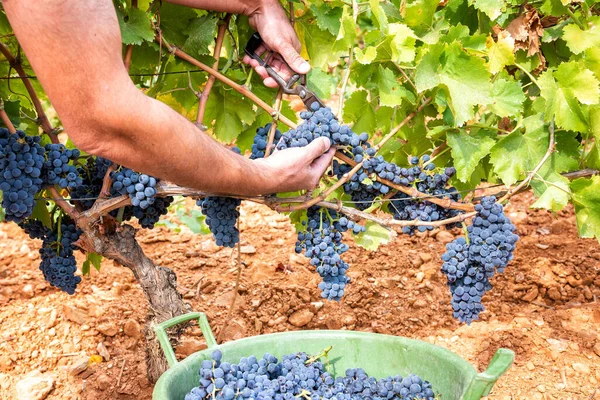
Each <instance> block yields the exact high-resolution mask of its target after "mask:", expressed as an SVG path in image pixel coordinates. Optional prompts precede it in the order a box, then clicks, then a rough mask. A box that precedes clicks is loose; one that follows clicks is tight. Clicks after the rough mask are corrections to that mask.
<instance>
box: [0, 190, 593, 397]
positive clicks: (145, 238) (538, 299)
mask: <svg viewBox="0 0 600 400" xmlns="http://www.w3.org/2000/svg"><path fill="white" fill-rule="evenodd" d="M528 204H531V198H530V195H529V194H523V195H520V196H519V197H518V198H517V199H516V200H515V201H513V203H512V204H511V205H510V207H508V213H509V215H510V216H511V218H512V219H513V221H514V222H515V223H516V225H517V227H518V233H519V235H520V236H521V238H522V239H521V241H520V243H519V245H518V249H517V252H516V255H515V260H514V261H513V262H512V263H511V264H510V266H509V267H508V268H507V269H506V272H505V273H504V274H502V275H499V276H497V277H495V278H494V279H493V284H494V289H493V290H492V291H491V292H490V293H489V294H488V295H486V297H485V298H484V304H485V305H486V307H487V311H486V312H485V313H484V314H482V320H481V321H479V322H475V323H473V324H471V325H470V326H467V325H461V324H459V323H457V322H456V321H455V320H453V319H452V317H451V312H450V304H449V294H448V293H449V292H448V289H447V288H446V286H445V283H444V279H443V278H444V277H443V276H442V274H441V272H440V271H439V267H440V259H439V256H440V255H441V253H442V252H443V249H444V244H445V243H446V242H448V241H450V240H452V239H453V238H454V236H455V235H457V234H460V231H454V232H447V231H445V230H441V231H434V232H432V233H430V234H427V235H425V236H423V237H407V236H404V235H400V236H398V238H396V239H395V240H394V241H393V242H391V243H390V244H389V245H386V246H383V247H382V248H380V249H379V250H378V251H377V252H374V253H372V252H368V251H366V250H364V249H360V248H358V247H355V246H351V250H350V252H349V254H348V256H347V259H348V261H349V262H350V264H351V270H350V275H351V277H352V279H353V283H352V284H351V286H350V287H349V288H348V290H347V294H346V296H345V298H344V299H343V300H342V301H341V302H340V303H332V302H323V301H322V300H321V299H320V296H319V291H318V289H317V283H318V281H319V278H318V276H317V275H316V274H315V273H313V272H312V271H311V270H310V269H309V267H308V263H307V262H306V260H305V259H304V257H303V256H298V255H295V254H293V243H294V241H295V238H294V232H293V229H292V227H291V226H290V223H289V221H288V219H287V218H286V217H284V216H280V215H277V214H275V213H273V212H271V211H270V210H268V209H265V208H263V207H259V206H255V205H244V206H243V207H242V219H241V231H242V245H243V247H242V250H243V254H242V259H243V261H244V263H245V266H244V267H243V270H242V275H241V283H240V290H239V293H240V296H239V297H238V299H237V303H236V307H235V310H234V312H233V314H232V316H231V318H228V313H229V304H230V302H231V299H232V296H233V287H234V282H235V277H236V265H237V264H236V257H234V256H233V254H232V251H231V249H220V248H218V247H217V246H216V245H215V244H214V242H213V241H212V239H211V238H210V237H208V236H201V235H194V234H192V233H190V232H189V231H187V230H186V229H185V228H184V229H183V230H182V231H181V232H179V233H178V232H174V231H170V230H168V229H167V228H164V227H162V228H160V229H155V230H154V231H140V232H139V240H140V242H141V244H142V246H143V248H144V250H145V251H146V252H147V254H148V255H149V256H150V257H152V258H153V259H154V260H156V261H157V262H158V263H159V264H160V265H163V266H166V267H169V268H172V269H174V270H175V271H176V273H177V276H178V284H179V286H180V290H181V292H182V293H184V297H185V298H186V300H187V301H189V302H190V304H191V305H192V307H193V309H194V310H196V311H204V312H206V313H207V315H208V318H209V321H210V323H211V325H212V327H213V330H214V331H215V332H216V334H217V335H219V334H220V335H221V337H222V340H223V341H229V340H235V339H238V338H242V337H246V336H252V335H258V334H264V333H270V332H280V331H288V330H298V329H351V330H359V331H369V332H379V333H386V334H393V335H403V336H408V337H412V338H417V339H421V340H425V341H427V342H431V343H435V344H438V345H440V346H443V347H446V348H448V349H450V350H451V351H454V352H456V353H458V354H460V355H461V356H462V357H464V358H466V359H467V360H469V361H470V362H471V363H472V364H473V365H475V366H476V367H477V368H478V369H480V370H483V369H485V367H486V365H487V364H488V362H489V360H490V359H491V357H492V355H493V354H494V352H495V351H496V349H498V348H499V347H506V348H510V349H513V350H514V351H515V352H516V361H515V364H514V366H513V367H512V368H511V369H510V370H509V372H508V373H507V374H506V375H505V376H504V377H503V378H502V379H500V381H499V382H498V384H497V385H496V387H495V388H494V390H493V392H492V394H491V395H490V396H489V399H495V400H496V399H497V400H500V399H503V400H504V399H507V400H508V399H561V400H567V399H571V400H575V399H578V400H579V399H581V400H591V399H594V398H597V399H600V384H599V383H598V381H599V380H600V304H599V303H598V297H599V296H600V246H599V245H598V242H597V241H594V240H581V239H578V238H577V235H576V227H575V218H574V216H573V213H572V211H571V210H567V211H565V212H561V213H559V215H558V216H557V217H555V216H553V215H552V214H550V213H548V212H545V211H537V210H530V209H528V208H527V205H528ZM39 245H40V243H39V242H38V241H32V240H29V239H28V238H27V237H26V235H25V234H23V233H22V232H21V231H20V230H19V229H18V227H16V226H15V225H13V224H0V326H1V327H2V330H1V331H0V399H27V400H29V399H43V398H46V399H94V400H104V399H150V398H151V393H152V384H151V383H150V382H148V380H147V379H146V378H145V365H144V340H143V338H142V335H141V327H142V326H143V321H144V317H145V313H146V303H145V299H144V297H143V294H142V292H141V291H140V289H139V287H138V285H137V284H136V281H135V279H134V277H133V275H132V274H131V273H130V271H129V270H127V269H125V268H123V267H120V266H118V265H114V264H113V263H112V262H111V261H109V260H105V261H103V263H102V270H101V271H100V272H99V273H98V272H96V271H95V270H94V271H92V273H91V276H90V277H87V278H85V279H84V282H83V283H82V284H81V285H80V287H79V289H78V292H77V293H76V295H74V296H68V295H66V294H64V293H62V292H60V291H58V290H56V289H54V288H52V287H50V286H49V285H48V284H47V283H46V282H45V281H44V280H43V277H42V274H41V273H40V271H39V270H38V264H39V256H38V253H37V249H38V247H39ZM79 260H80V261H83V258H82V257H80V259H79ZM226 322H229V323H228V325H227V327H226V329H225V330H224V331H223V327H224V325H225V323H226ZM221 331H223V332H221ZM203 347H204V343H203V340H202V337H201V334H200V332H199V330H198V329H197V328H196V329H190V330H188V332H186V335H185V337H184V338H183V340H182V344H181V345H180V346H179V347H178V349H177V354H178V355H179V357H181V358H183V357H185V356H186V355H188V354H191V353H193V352H194V351H197V350H199V349H202V348H203Z"/></svg>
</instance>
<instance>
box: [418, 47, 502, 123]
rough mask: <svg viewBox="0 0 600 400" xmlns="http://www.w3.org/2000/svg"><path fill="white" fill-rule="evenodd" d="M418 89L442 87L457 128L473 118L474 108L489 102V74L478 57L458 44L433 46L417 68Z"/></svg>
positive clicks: (490, 88) (420, 90) (490, 89)
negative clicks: (447, 93) (445, 89)
mask: <svg viewBox="0 0 600 400" xmlns="http://www.w3.org/2000/svg"><path fill="white" fill-rule="evenodd" d="M415 84H416V86H417V90H418V91H419V92H423V91H425V90H428V89H433V88H435V87H437V86H440V85H441V86H444V87H445V88H447V89H448V92H449V94H450V107H451V109H452V113H453V114H454V119H455V121H456V125H457V126H461V125H463V124H464V123H465V122H466V121H468V120H470V119H471V118H473V116H474V115H475V113H474V109H473V108H474V107H475V106H478V105H483V104H489V103H490V102H491V97H490V92H491V91H492V85H491V83H490V75H489V72H488V71H487V69H486V67H485V65H484V61H483V60H482V59H481V58H478V57H474V56H471V55H469V54H467V53H466V52H465V51H463V49H462V47H461V46H460V44H458V43H452V44H450V45H446V46H445V47H444V46H442V45H436V46H433V47H432V48H431V49H430V50H429V52H428V53H427V54H425V55H424V56H423V58H422V60H421V62H420V63H419V65H418V66H417V74H416V82H415Z"/></svg>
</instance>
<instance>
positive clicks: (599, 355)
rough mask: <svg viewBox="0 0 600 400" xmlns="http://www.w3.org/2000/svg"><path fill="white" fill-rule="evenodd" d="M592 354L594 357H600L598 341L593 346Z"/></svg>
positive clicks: (599, 343) (599, 341)
mask: <svg viewBox="0 0 600 400" xmlns="http://www.w3.org/2000/svg"><path fill="white" fill-rule="evenodd" d="M594 353H596V355H597V356H598V357H600V340H598V341H597V342H596V344H595V345H594Z"/></svg>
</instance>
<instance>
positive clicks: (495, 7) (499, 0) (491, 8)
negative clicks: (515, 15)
mask: <svg viewBox="0 0 600 400" xmlns="http://www.w3.org/2000/svg"><path fill="white" fill-rule="evenodd" d="M469 4H470V5H472V6H473V7H475V8H476V9H478V10H480V11H482V12H483V13H485V14H486V15H487V16H488V17H489V18H490V19H491V20H492V21H495V20H496V19H497V18H498V17H499V16H500V15H502V12H503V11H505V10H506V2H505V1H504V0H469Z"/></svg>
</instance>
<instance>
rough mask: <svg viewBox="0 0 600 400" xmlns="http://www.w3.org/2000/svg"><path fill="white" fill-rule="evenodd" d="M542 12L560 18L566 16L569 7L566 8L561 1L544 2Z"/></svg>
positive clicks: (545, 0) (550, 0)
mask: <svg viewBox="0 0 600 400" xmlns="http://www.w3.org/2000/svg"><path fill="white" fill-rule="evenodd" d="M540 11H541V12H542V13H544V14H546V15H553V16H555V17H559V16H562V15H564V14H566V12H567V7H565V5H564V4H563V3H562V1H561V0H544V2H543V3H542V6H541V7H540Z"/></svg>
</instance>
